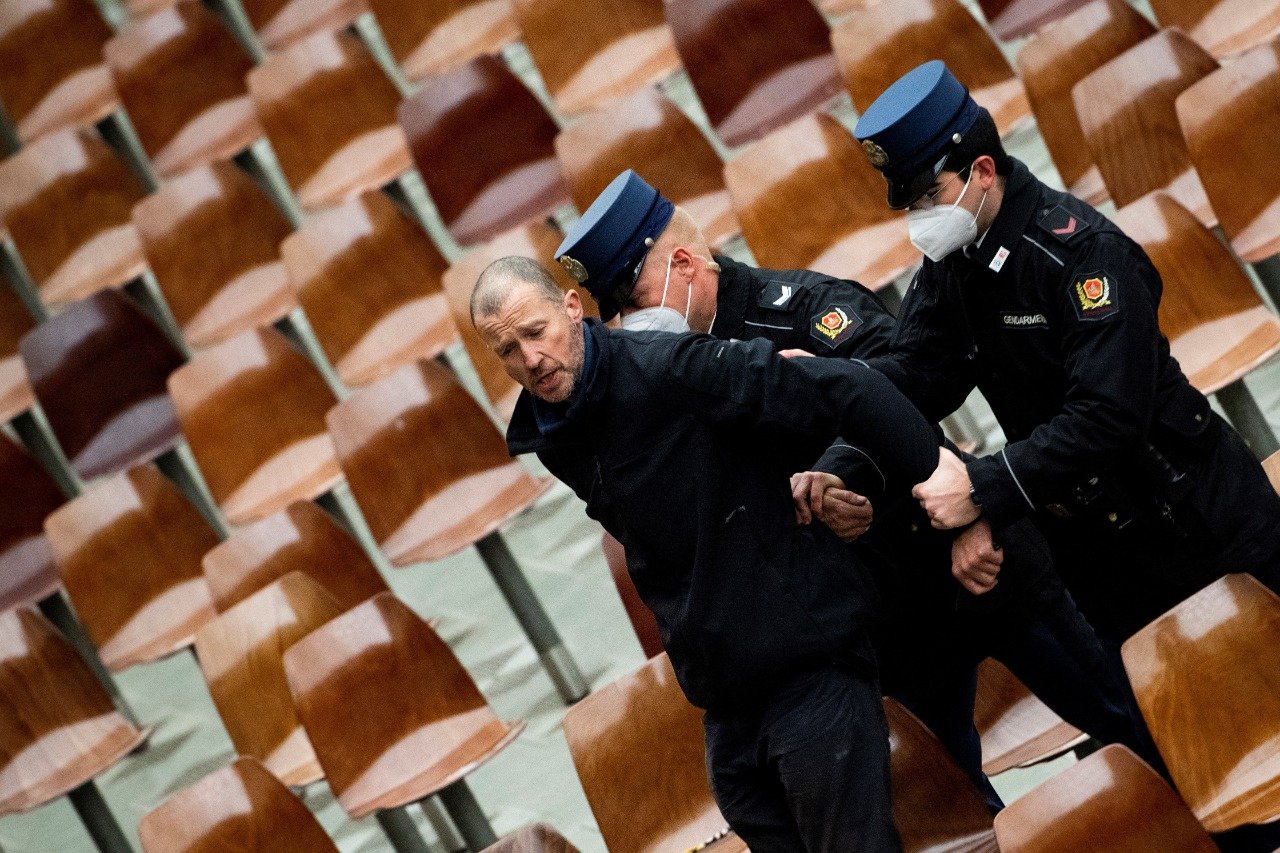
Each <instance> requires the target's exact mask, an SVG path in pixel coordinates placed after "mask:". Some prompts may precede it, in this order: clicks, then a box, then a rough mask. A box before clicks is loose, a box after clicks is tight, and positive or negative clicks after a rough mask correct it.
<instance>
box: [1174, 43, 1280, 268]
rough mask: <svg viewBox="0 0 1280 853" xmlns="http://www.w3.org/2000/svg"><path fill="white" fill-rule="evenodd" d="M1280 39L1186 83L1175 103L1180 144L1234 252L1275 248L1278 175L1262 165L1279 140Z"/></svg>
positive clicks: (1253, 256) (1278, 245)
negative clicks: (1184, 144)
mask: <svg viewBox="0 0 1280 853" xmlns="http://www.w3.org/2000/svg"><path fill="white" fill-rule="evenodd" d="M1277 62H1280V39H1277V40H1275V41H1272V42H1270V43H1268V44H1264V45H1260V46H1259V47H1256V48H1254V49H1253V50H1250V51H1249V52H1248V53H1246V54H1244V55H1243V56H1240V57H1238V58H1237V59H1236V60H1235V61H1233V62H1231V63H1229V64H1228V65H1226V66H1224V67H1223V68H1221V69H1219V70H1217V71H1214V72H1212V73H1211V74H1209V75H1207V76H1206V77H1204V78H1203V79H1201V80H1200V81H1198V82H1196V83H1193V84H1192V85H1191V86H1189V87H1188V88H1187V89H1186V90H1185V91H1184V92H1183V93H1182V94H1181V95H1179V96H1178V98H1177V101H1176V102H1175V106H1176V108H1177V112H1178V121H1179V123H1180V124H1181V126H1182V133H1183V136H1184V138H1185V139H1186V141H1187V151H1188V152H1189V153H1190V155H1191V162H1192V163H1193V164H1194V165H1195V169H1196V172H1197V173H1199V175H1200V180H1201V181H1203V183H1204V190H1205V193H1206V195H1208V197H1209V201H1210V202H1211V203H1212V204H1213V209H1214V210H1215V211H1216V212H1217V213H1218V222H1219V223H1220V224H1221V225H1222V230H1223V232H1224V233H1225V234H1226V235H1227V237H1228V238H1229V239H1230V240H1231V246H1232V248H1233V249H1235V251H1236V254H1238V255H1239V256H1240V257H1241V258H1243V259H1244V260H1245V262H1247V263H1257V262H1258V261H1261V260H1264V259H1266V258H1269V257H1271V256H1272V255H1275V254H1277V253H1280V179H1278V178H1277V177H1276V175H1275V173H1274V172H1273V171H1272V170H1271V169H1269V168H1267V165H1266V164H1267V163H1268V162H1270V152H1272V151H1274V150H1275V146H1277V145H1280V71H1277V68H1276V64H1277Z"/></svg>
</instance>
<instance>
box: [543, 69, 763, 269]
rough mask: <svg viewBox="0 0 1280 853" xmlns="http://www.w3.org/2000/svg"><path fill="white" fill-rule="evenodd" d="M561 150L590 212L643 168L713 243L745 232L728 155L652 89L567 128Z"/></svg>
mask: <svg viewBox="0 0 1280 853" xmlns="http://www.w3.org/2000/svg"><path fill="white" fill-rule="evenodd" d="M556 154H557V155H558V156H559V158H560V162H561V164H562V165H563V166H564V174H565V178H566V179H567V180H568V182H569V188H570V190H571V192H572V194H573V203H574V204H575V205H577V207H578V209H579V210H586V209H587V207H588V206H589V205H590V204H591V202H592V201H593V200H594V199H595V197H596V196H597V195H599V194H600V193H601V191H603V190H604V188H605V187H606V186H608V185H609V182H610V181H611V180H613V179H614V177H615V176H617V175H618V174H619V173H621V172H623V171H625V170H626V169H635V170H636V172H638V173H639V174H640V177H642V178H644V179H645V180H646V181H648V182H649V183H650V184H652V185H653V186H655V187H657V188H658V189H659V190H660V191H661V192H662V194H663V195H665V196H666V197H667V198H669V199H670V200H671V201H672V202H673V203H675V204H678V205H680V206H681V207H684V208H685V209H686V210H687V211H688V212H689V214H690V215H691V216H692V217H693V219H694V221H695V222H697V223H698V225H699V226H700V227H701V228H702V231H703V233H704V234H705V235H706V237H707V240H708V242H709V243H710V244H711V245H713V246H718V245H722V244H723V243H724V242H725V241H726V240H728V239H729V238H731V237H733V236H736V235H737V233H738V231H739V228H738V221H737V220H736V219H735V218H734V216H733V205H732V201H731V200H730V198H729V192H728V190H726V189H725V186H724V176H723V175H722V169H723V168H724V164H723V163H722V162H721V160H720V155H719V154H717V153H716V150H715V148H714V147H712V145H711V143H710V142H709V141H707V138H706V137H705V136H703V135H702V131H701V130H699V129H698V126H697V125H696V124H694V123H693V121H692V120H691V119H690V118H689V117H688V116H687V115H685V114H684V113H683V112H682V111H681V110H680V108H679V107H677V106H676V105H675V104H673V103H672V102H671V101H670V100H669V99H668V98H667V97H666V96H665V95H663V94H662V93H661V92H660V91H658V90H657V89H656V88H654V87H652V86H648V87H645V88H643V89H640V90H639V91H637V92H635V93H633V94H631V95H629V96H627V97H625V98H623V99H622V100H619V101H617V102H616V103H613V104H610V105H608V106H606V107H603V108H601V109H598V110H595V111H593V112H591V113H589V114H588V115H586V116H583V117H582V118H581V119H579V120H578V121H576V122H574V123H573V124H571V125H569V126H568V127H566V128H565V129H564V130H562V131H560V135H559V136H557V137H556Z"/></svg>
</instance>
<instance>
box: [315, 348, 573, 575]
mask: <svg viewBox="0 0 1280 853" xmlns="http://www.w3.org/2000/svg"><path fill="white" fill-rule="evenodd" d="M328 423H329V432H330V433H331V434H332V435H333V442H334V445H335V446H336V447H337V449H338V460H339V462H341V464H342V470H343V472H344V473H345V474H346V477H347V482H348V483H349V484H350V486H351V492H352V494H353V495H355V499H356V502H357V503H358V504H359V505H360V508H361V509H362V510H363V511H364V516H365V519H366V520H367V521H368V522H369V529H370V530H371V531H372V533H373V538H374V540H375V541H377V543H378V547H379V548H380V549H381V550H382V553H384V554H385V555H386V556H387V559H388V560H390V561H391V564H392V565H393V566H401V567H403V566H408V565H412V564H414V563H420V562H424V561H429V560H438V559H440V558H441V557H445V556H447V555H449V554H452V553H453V552H455V551H458V550H460V549H462V548H466V547H467V546H469V545H472V544H473V543H475V542H477V541H478V540H480V539H482V538H483V537H485V536H486V535H488V534H489V533H492V532H494V531H496V530H498V529H499V528H500V527H501V526H502V525H503V524H504V523H505V522H506V521H508V520H509V519H510V518H512V517H513V516H515V515H516V514H518V513H519V512H521V511H522V510H524V509H525V508H526V507H527V506H529V505H530V504H531V503H532V502H533V501H534V500H535V499H536V498H537V497H538V496H539V495H541V494H542V493H543V492H544V491H545V490H546V488H547V486H548V485H549V483H547V482H542V481H538V480H535V479H534V478H533V477H531V476H529V474H528V472H527V471H526V470H525V468H524V466H522V465H521V464H520V463H519V462H517V461H516V460H514V459H512V458H511V457H510V456H509V455H508V454H507V449H506V444H505V442H503V440H502V436H500V435H499V434H498V431H497V430H496V429H494V427H493V424H492V422H490V420H489V418H488V417H487V416H486V415H485V413H484V411H483V410H481V408H480V407H479V406H478V405H477V404H476V402H475V401H474V400H473V399H472V398H471V397H470V395H468V394H467V392H466V391H465V390H464V389H463V388H462V386H461V385H459V384H458V383H457V382H456V381H455V380H454V379H453V377H452V376H451V375H450V374H449V372H448V371H447V370H446V369H445V368H443V367H441V366H440V365H438V364H435V363H434V362H418V363H417V364H411V365H406V366H405V367H402V368H400V369H399V370H397V371H396V372H395V373H393V374H391V375H390V376H388V377H387V378H386V379H383V380H382V381H380V382H377V383H375V384H373V385H370V386H368V387H367V388H364V389H362V390H360V391H358V392H356V393H355V394H353V395H352V396H351V397H349V398H348V399H346V400H344V401H343V402H342V403H340V404H339V405H337V406H335V407H334V408H333V410H332V411H330V412H329V415H328ZM445 447H447V448H449V452H448V453H442V452H440V448H445Z"/></svg>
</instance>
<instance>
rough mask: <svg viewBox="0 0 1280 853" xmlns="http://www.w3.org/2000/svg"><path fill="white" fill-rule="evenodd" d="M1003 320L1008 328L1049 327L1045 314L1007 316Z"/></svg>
mask: <svg viewBox="0 0 1280 853" xmlns="http://www.w3.org/2000/svg"><path fill="white" fill-rule="evenodd" d="M1003 319H1004V324H1005V325H1006V326H1013V327H1015V328H1021V327H1025V326H1047V325H1048V324H1049V320H1048V318H1046V317H1045V316H1044V315H1043V314H1005V315H1004V317H1003Z"/></svg>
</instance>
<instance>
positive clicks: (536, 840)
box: [484, 823, 579, 853]
mask: <svg viewBox="0 0 1280 853" xmlns="http://www.w3.org/2000/svg"><path fill="white" fill-rule="evenodd" d="M484 853H579V851H578V848H577V847H574V846H573V845H572V844H570V843H569V840H568V839H566V838H565V837H564V836H563V835H561V834H560V833H558V832H556V830H555V827H553V826H548V825H547V824H545V823H534V824H530V825H529V826H522V827H520V828H519V829H517V830H516V831H515V832H511V833H508V834H506V835H504V836H503V837H502V838H501V839H499V840H498V843H497V844H495V845H493V846H492V847H486V848H485V851H484Z"/></svg>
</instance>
